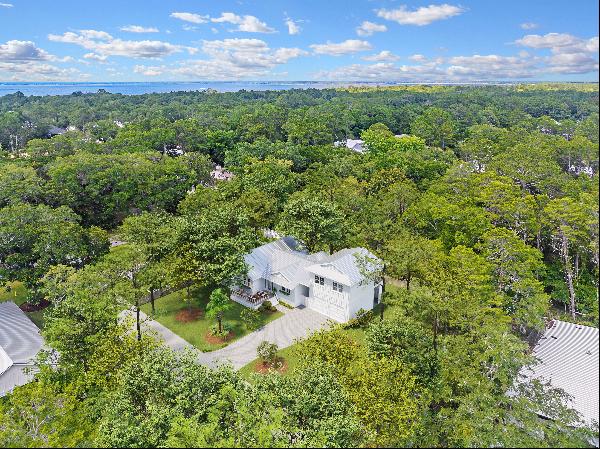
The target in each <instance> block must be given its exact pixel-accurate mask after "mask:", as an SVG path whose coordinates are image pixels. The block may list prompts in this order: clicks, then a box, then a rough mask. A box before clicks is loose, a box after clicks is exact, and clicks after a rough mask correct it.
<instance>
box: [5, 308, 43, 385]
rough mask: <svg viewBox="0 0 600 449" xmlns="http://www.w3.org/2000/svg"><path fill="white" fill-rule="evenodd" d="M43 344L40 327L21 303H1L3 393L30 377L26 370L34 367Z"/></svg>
mask: <svg viewBox="0 0 600 449" xmlns="http://www.w3.org/2000/svg"><path fill="white" fill-rule="evenodd" d="M43 344H44V340H43V339H42V336H41V335H40V332H39V329H38V328H37V326H36V325H35V324H33V322H32V321H31V320H30V319H29V318H28V317H27V315H25V313H24V312H23V311H22V310H21V309H20V308H19V306H17V305H16V304H15V303H14V302H10V301H8V302H2V303H0V349H1V351H0V359H1V360H0V367H1V366H2V364H3V363H4V366H5V370H4V371H2V369H0V396H3V395H4V394H6V393H7V392H9V391H11V390H12V389H13V388H14V387H16V386H18V385H23V384H24V383H26V382H28V381H29V380H30V379H31V374H30V373H28V372H27V370H26V369H27V367H31V366H33V360H34V359H35V356H36V355H37V353H38V352H39V350H40V349H41V348H42V345H43ZM2 360H4V361H3V362H2ZM8 360H10V362H8Z"/></svg>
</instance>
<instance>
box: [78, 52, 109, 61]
mask: <svg viewBox="0 0 600 449" xmlns="http://www.w3.org/2000/svg"><path fill="white" fill-rule="evenodd" d="M83 57H84V58H85V59H89V60H91V61H96V62H104V61H106V58H107V56H106V55H97V54H96V53H86V54H85V55H83Z"/></svg>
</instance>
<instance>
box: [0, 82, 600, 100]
mask: <svg viewBox="0 0 600 449" xmlns="http://www.w3.org/2000/svg"><path fill="white" fill-rule="evenodd" d="M520 84H528V85H531V84H556V85H561V84H563V85H564V84H573V85H585V84H595V85H597V84H598V82H597V81H561V82H555V81H475V82H428V81H423V82H396V81H152V82H144V81H117V82H112V81H111V82H108V81H89V82H68V81H65V82H58V81H57V82H52V81H43V82H42V81H30V82H29V81H23V82H1V81H0V97H2V96H4V95H9V94H14V93H16V92H22V93H23V94H24V95H26V96H46V95H71V94H73V93H75V92H81V93H84V94H89V93H96V92H98V90H100V89H103V90H105V91H107V92H109V93H113V94H122V95H142V94H152V93H169V92H185V91H188V92H194V91H196V92H201V91H205V90H209V89H210V90H215V91H217V92H238V91H240V90H248V91H267V90H271V91H280V90H291V89H332V88H348V87H356V88H361V87H363V88H370V87H373V88H377V87H380V88H386V87H394V86H419V85H424V86H511V85H520Z"/></svg>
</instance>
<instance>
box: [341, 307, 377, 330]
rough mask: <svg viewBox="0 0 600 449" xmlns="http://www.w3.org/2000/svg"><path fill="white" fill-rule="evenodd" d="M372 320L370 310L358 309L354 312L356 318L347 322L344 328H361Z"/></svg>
mask: <svg viewBox="0 0 600 449" xmlns="http://www.w3.org/2000/svg"><path fill="white" fill-rule="evenodd" d="M372 318H373V311H372V310H365V309H359V310H358V312H356V317H355V318H352V319H351V320H349V321H348V322H347V323H346V324H345V325H344V327H345V328H347V329H353V328H357V327H362V326H364V325H365V324H367V323H368V322H369V321H371V319H372Z"/></svg>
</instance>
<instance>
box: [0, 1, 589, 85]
mask: <svg viewBox="0 0 600 449" xmlns="http://www.w3.org/2000/svg"><path fill="white" fill-rule="evenodd" d="M448 1H449V2H448V3H443V2H442V3H434V2H431V1H408V0H406V1H404V0H397V1H396V0H361V1H359V0H302V1H299V0H298V1H283V0H263V1H248V0H237V1H235V0H233V1H229V0H222V1H208V0H187V1H183V0H182V1H168V2H167V1H157V0H145V1H133V0H119V1H113V0H102V1H86V2H82V1H66V0H54V1H49V0H43V1H42V0H37V1H31V0H0V81H163V80H182V81H186V80H194V81H203V80H348V81H352V80H372V81H407V82H411V81H446V82H460V81H490V80H528V79H529V80H572V81H597V80H598V2H597V1H596V0H585V1H582V0H568V1H567V0H563V1H553V0H543V1H541V0H527V1H524V0H520V1H513V0H503V1H491V0H489V1H488V0H478V1H460V2H454V1H451V0H448Z"/></svg>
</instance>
